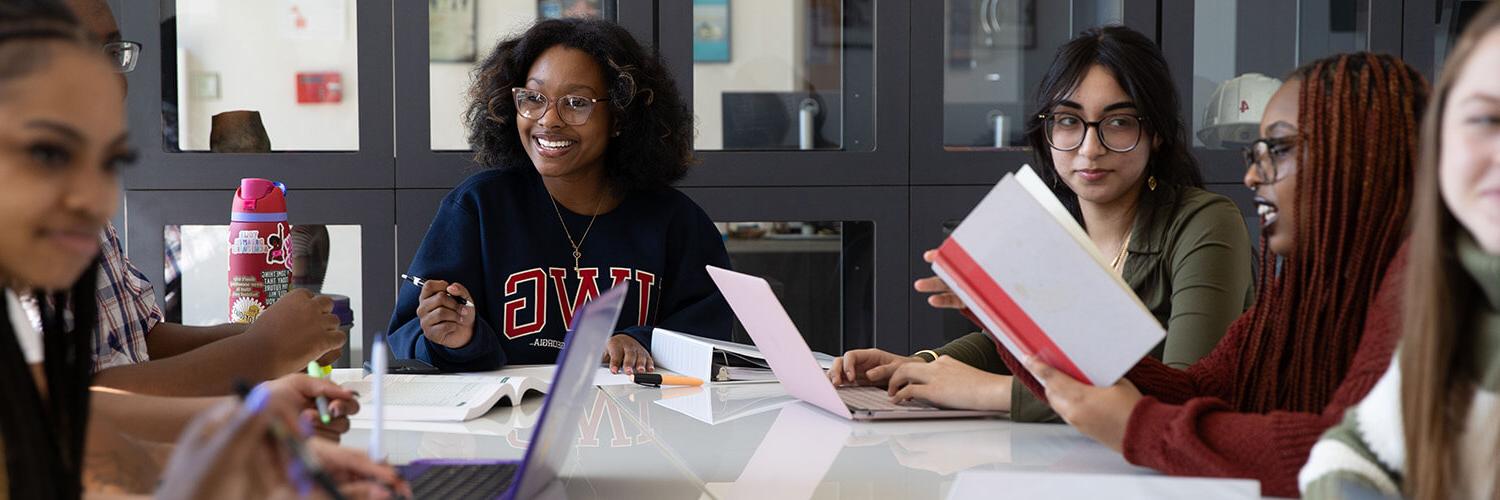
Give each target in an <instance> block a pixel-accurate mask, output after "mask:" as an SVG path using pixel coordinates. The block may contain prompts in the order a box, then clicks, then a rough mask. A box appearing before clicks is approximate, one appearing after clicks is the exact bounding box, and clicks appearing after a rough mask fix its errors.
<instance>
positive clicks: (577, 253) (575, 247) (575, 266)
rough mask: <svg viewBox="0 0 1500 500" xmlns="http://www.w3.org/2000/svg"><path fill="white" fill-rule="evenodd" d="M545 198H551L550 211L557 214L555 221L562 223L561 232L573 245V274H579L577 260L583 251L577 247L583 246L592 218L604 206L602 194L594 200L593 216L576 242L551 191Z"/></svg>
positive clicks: (596, 216)
mask: <svg viewBox="0 0 1500 500" xmlns="http://www.w3.org/2000/svg"><path fill="white" fill-rule="evenodd" d="M547 198H548V199H550V200H552V212H553V213H556V214H557V223H558V224H561V225H562V228H563V234H565V235H567V236H568V244H569V245H572V246H573V274H580V273H579V272H578V262H579V261H580V260H582V259H583V251H581V250H579V248H580V247H582V246H583V240H586V239H588V237H589V230H590V229H593V228H594V220H595V219H598V218H599V207H601V206H604V205H603V204H604V196H599V197H598V198H597V200H598V201H595V202H594V216H593V217H589V225H588V227H585V228H583V237H582V238H578V241H576V242H575V241H573V232H572V231H569V230H568V223H567V222H564V221H563V216H562V210H560V209H558V208H557V198H554V197H553V196H552V193H547Z"/></svg>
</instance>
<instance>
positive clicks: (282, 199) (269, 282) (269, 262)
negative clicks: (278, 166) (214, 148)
mask: <svg viewBox="0 0 1500 500" xmlns="http://www.w3.org/2000/svg"><path fill="white" fill-rule="evenodd" d="M291 234H292V226H291V224H287V222H286V186H284V185H282V184H281V183H279V182H271V181H268V180H265V179H240V188H239V189H237V190H235V192H234V204H233V205H231V206H230V210H229V321H231V322H235V323H249V322H252V321H255V318H256V317H259V316H260V313H261V312H262V311H264V310H265V309H266V308H267V307H271V304H274V303H276V299H279V298H281V296H282V294H285V293H286V292H287V290H289V289H290V288H291V283H292V248H291V246H292V240H291V238H290V236H291Z"/></svg>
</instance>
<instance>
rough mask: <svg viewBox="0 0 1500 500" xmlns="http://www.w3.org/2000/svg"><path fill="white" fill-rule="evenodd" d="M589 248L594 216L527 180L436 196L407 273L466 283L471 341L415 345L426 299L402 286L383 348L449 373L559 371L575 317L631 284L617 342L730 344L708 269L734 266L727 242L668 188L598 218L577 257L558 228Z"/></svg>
mask: <svg viewBox="0 0 1500 500" xmlns="http://www.w3.org/2000/svg"><path fill="white" fill-rule="evenodd" d="M559 212H560V213H561V217H562V220H563V221H565V222H566V223H567V225H568V231H570V232H572V235H573V239H574V241H577V240H578V239H579V238H584V236H583V235H584V231H585V229H586V228H588V225H589V219H590V218H589V217H587V216H583V215H578V214H575V213H573V212H570V211H568V209H567V208H566V207H563V206H562V205H560V204H559V205H557V208H556V210H555V211H554V208H553V205H552V200H551V197H550V196H549V195H548V194H547V190H546V188H545V187H544V186H543V185H542V181H541V177H539V176H538V175H537V174H536V173H535V172H534V171H529V170H520V169H512V170H509V171H501V170H487V171H484V172H480V173H477V174H474V175H472V176H470V177H469V178H468V179H467V180H465V181H464V182H463V183H462V184H460V185H459V186H458V187H457V188H454V189H453V191H452V192H450V193H448V195H447V196H446V197H444V198H443V202H442V205H441V206H440V207H438V212H437V216H436V217H434V218H433V221H432V226H431V227H429V228H428V229H427V236H426V237H424V238H423V239H422V246H421V247H420V248H418V249H417V255H416V257H415V258H414V259H413V260H412V263H411V268H410V270H409V271H408V272H407V274H410V275H413V276H421V277H424V278H431V279H439V280H445V281H450V282H457V283H461V284H463V285H464V286H465V287H466V288H468V290H469V293H470V294H472V295H473V298H474V307H475V308H476V313H477V314H476V317H475V321H474V337H473V338H472V339H471V340H470V341H469V343H468V345H465V346H463V347H460V348H457V349H450V348H448V347H444V346H442V345H439V344H436V343H433V342H431V341H428V340H427V339H426V337H423V336H422V325H421V321H420V319H419V318H417V317H416V311H417V303H418V302H419V300H418V298H419V296H420V293H419V292H420V291H421V289H420V288H418V287H416V286H414V285H412V284H410V283H406V282H402V283H401V285H400V287H401V288H400V294H399V297H398V298H397V300H396V310H395V312H394V313H393V314H392V315H391V324H390V327H389V330H388V331H389V332H391V333H390V337H389V344H390V346H391V352H393V353H395V355H396V356H397V357H399V358H417V359H421V360H423V361H426V362H428V363H431V364H432V365H434V366H437V367H438V368H441V369H442V370H444V371H481V370H494V369H497V368H500V367H503V366H506V365H511V364H545V363H556V362H557V354H558V352H559V351H560V350H561V348H562V344H563V338H564V336H565V334H566V333H567V329H568V325H569V324H570V323H571V322H572V318H573V311H575V310H576V309H577V308H578V307H579V306H581V305H583V304H584V303H587V302H588V301H589V300H591V299H593V298H594V297H596V296H598V295H599V294H600V293H601V292H603V291H606V290H609V288H610V287H612V286H616V285H618V284H621V283H624V284H628V285H629V286H630V294H629V296H628V297H626V299H625V310H624V311H623V312H622V313H621V314H620V322H619V325H618V327H617V328H616V332H617V334H623V335H629V336H631V337H633V338H634V339H635V340H636V341H638V342H640V343H641V345H642V346H644V347H645V348H646V349H648V350H649V349H650V348H651V329H652V327H654V326H660V327H662V328H667V329H670V330H677V331H682V332H687V333H691V334H694V335H701V336H705V337H712V338H719V339H728V338H729V335H730V328H731V325H732V321H733V318H734V315H733V314H734V313H733V312H732V311H731V310H730V309H729V304H728V303H726V302H725V301H724V297H723V296H722V295H720V294H719V290H718V288H717V287H715V286H714V284H713V282H712V281H711V280H710V279H709V277H708V273H707V272H706V271H704V269H703V266H704V265H705V264H712V265H715V266H719V267H726V268H727V267H729V255H728V254H727V253H726V252H725V251H724V240H723V239H722V238H721V237H720V235H719V232H718V230H717V229H715V228H714V225H713V222H712V221H711V220H710V219H709V218H708V216H707V214H704V213H703V209H701V208H699V207H698V205H697V204H695V203H693V201H692V200H690V199H688V197H687V196H686V195H684V194H682V193H681V192H679V191H677V190H675V189H670V188H667V189H663V190H661V191H656V192H632V193H629V194H627V195H626V196H625V198H624V200H623V201H621V203H620V205H619V206H618V207H616V208H615V209H614V210H611V211H609V212H608V213H604V214H600V215H599V217H598V219H597V220H595V221H594V224H593V228H592V229H589V230H588V236H587V238H584V239H583V241H582V242H581V244H580V246H579V249H580V251H581V253H582V254H583V258H582V259H581V260H580V262H579V268H578V270H577V271H575V270H574V269H573V247H572V246H571V245H570V244H569V242H568V236H567V233H565V232H564V231H563V227H562V225H561V223H560V222H559V221H558V216H559Z"/></svg>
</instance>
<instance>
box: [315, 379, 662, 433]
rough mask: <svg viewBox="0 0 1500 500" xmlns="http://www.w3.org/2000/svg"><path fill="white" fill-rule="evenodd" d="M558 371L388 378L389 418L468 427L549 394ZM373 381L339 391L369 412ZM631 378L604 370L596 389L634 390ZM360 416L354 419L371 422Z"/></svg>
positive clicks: (369, 415) (363, 414) (366, 414)
mask: <svg viewBox="0 0 1500 500" xmlns="http://www.w3.org/2000/svg"><path fill="white" fill-rule="evenodd" d="M556 371H557V365H517V366H507V367H505V368H501V369H499V370H495V371H488V372H476V373H462V374H442V375H386V376H385V418H386V420H390V421H402V420H411V421H430V422H436V421H442V422H464V421H468V420H473V419H475V418H479V417H480V416H482V415H484V414H485V413H486V412H488V411H490V409H491V408H494V407H495V405H496V404H501V403H503V404H505V405H507V406H514V405H517V404H520V402H521V400H522V399H523V398H525V397H526V395H528V394H546V393H547V391H548V389H550V386H551V384H552V375H553V374H554V373H555V372H556ZM370 377H371V375H365V376H364V378H362V379H360V380H355V381H350V382H344V383H341V384H339V385H341V386H343V387H344V388H346V389H352V390H356V391H359V393H360V398H359V404H360V406H361V407H365V408H370V407H372V406H373V405H374V404H375V402H374V401H373V400H372V399H371V398H372V397H373V396H374V391H372V390H371V384H370V382H371V381H370ZM631 383H632V382H631V381H630V377H628V376H626V375H623V374H612V373H610V372H609V369H608V368H603V367H600V368H598V369H597V370H596V371H595V373H594V385H626V384H631ZM373 413H374V412H360V413H357V414H355V415H352V416H350V418H351V419H369V418H373V417H372V415H373Z"/></svg>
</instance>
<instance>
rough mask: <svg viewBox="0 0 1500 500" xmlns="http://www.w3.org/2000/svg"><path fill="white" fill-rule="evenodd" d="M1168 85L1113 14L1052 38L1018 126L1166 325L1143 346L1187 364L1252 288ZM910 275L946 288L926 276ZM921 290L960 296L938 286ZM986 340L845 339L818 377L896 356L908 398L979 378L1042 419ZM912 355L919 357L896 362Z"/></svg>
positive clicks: (1061, 194)
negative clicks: (883, 347)
mask: <svg viewBox="0 0 1500 500" xmlns="http://www.w3.org/2000/svg"><path fill="white" fill-rule="evenodd" d="M1174 88H1175V87H1173V85H1172V79H1171V74H1170V73H1169V72H1168V71H1167V66H1166V61H1165V60H1164V59H1163V58H1162V55H1161V51H1160V50H1159V49H1158V48H1157V46H1156V44H1155V43H1153V42H1152V41H1151V40H1150V39H1149V38H1147V37H1145V36H1144V35H1142V34H1140V33H1138V32H1135V31H1133V30H1130V29H1129V28H1124V27H1119V26H1107V27H1102V28H1094V29H1090V30H1088V31H1085V32H1083V33H1082V34H1081V35H1080V36H1079V37H1077V38H1075V39H1073V40H1072V41H1071V42H1068V44H1066V45H1064V46H1063V47H1062V48H1060V49H1059V50H1058V53H1057V56H1056V58H1055V59H1054V60H1053V64H1052V68H1051V69H1050V70H1049V72H1048V74H1047V76H1046V77H1045V78H1044V79H1043V80H1042V83H1041V87H1040V91H1039V92H1038V93H1037V95H1038V103H1037V104H1038V105H1037V109H1038V113H1037V114H1036V115H1035V116H1034V117H1033V118H1032V120H1031V123H1030V124H1029V125H1030V126H1029V132H1028V138H1029V140H1030V142H1031V145H1032V148H1033V150H1034V151H1036V152H1037V155H1036V161H1037V163H1039V164H1041V166H1042V167H1043V168H1041V169H1039V170H1038V171H1039V173H1040V175H1041V176H1042V179H1043V180H1044V181H1046V182H1048V183H1049V184H1050V185H1051V186H1052V190H1053V192H1054V193H1055V194H1056V195H1057V197H1058V198H1059V199H1060V200H1062V202H1063V204H1064V205H1066V206H1067V207H1068V209H1069V211H1070V212H1072V214H1073V216H1074V218H1075V219H1076V220H1078V221H1079V223H1080V224H1082V225H1083V226H1084V228H1085V230H1086V231H1087V232H1088V234H1089V238H1090V239H1092V240H1093V242H1094V244H1095V245H1097V246H1098V248H1099V250H1100V252H1101V253H1102V254H1104V255H1105V256H1106V257H1107V258H1109V259H1110V260H1111V262H1110V265H1111V266H1113V267H1114V269H1115V272H1118V273H1120V274H1121V277H1122V278H1123V279H1124V280H1125V282H1126V283H1127V284H1129V285H1130V287H1131V289H1132V290H1134V291H1135V293H1136V295H1137V296H1139V297H1140V299H1141V302H1143V303H1145V304H1146V306H1147V308H1149V309H1150V310H1151V312H1152V314H1154V315H1155V316H1156V318H1157V320H1158V321H1160V322H1161V323H1162V324H1163V325H1165V326H1166V329H1167V337H1166V340H1165V341H1164V342H1163V343H1162V344H1161V345H1159V346H1157V348H1156V349H1155V350H1154V351H1153V352H1152V353H1151V355H1152V356H1153V357H1156V358H1158V359H1161V360H1162V361H1164V362H1166V363H1168V364H1169V365H1172V366H1175V367H1179V368H1186V367H1187V366H1188V365H1190V364H1192V363H1194V362H1195V361H1197V360H1198V358H1200V357H1202V356H1203V355H1205V354H1208V352H1209V351H1210V350H1212V349H1213V347H1214V345H1215V344H1217V343H1218V341H1219V337H1220V336H1222V335H1223V334H1224V332H1225V331H1226V330H1227V329H1228V327H1229V323H1230V322H1232V321H1234V319H1235V318H1237V317H1239V315H1240V314H1241V313H1243V312H1244V310H1245V308H1246V307H1248V306H1249V303H1250V301H1251V299H1252V298H1253V295H1252V291H1251V287H1252V285H1251V275H1250V274H1251V273H1250V261H1251V256H1250V238H1249V234H1248V232H1247V231H1246V229H1245V223H1244V220H1243V219H1242V218H1241V217H1240V213H1239V210H1238V209H1236V208H1235V206H1234V203H1233V202H1231V201H1229V199H1228V198H1225V197H1223V196H1220V195H1217V194H1213V193H1209V192H1207V191H1204V190H1203V189H1202V185H1203V180H1202V176H1201V174H1199V172H1198V168H1197V164H1196V163H1195V161H1194V160H1193V157H1192V156H1191V155H1190V154H1189V152H1188V142H1187V140H1188V139H1187V133H1186V131H1185V130H1184V125H1183V123H1182V120H1181V118H1180V117H1179V116H1178V115H1177V109H1178V97H1177V94H1176V91H1175V90H1174ZM1044 152H1045V153H1044ZM927 258H928V259H929V260H931V256H930V252H929V255H928V256H927ZM1057 272H1059V273H1065V272H1068V270H1066V269H1059V270H1057ZM916 286H917V290H919V291H923V292H946V286H944V285H943V284H942V282H941V281H939V280H938V279H937V278H928V279H924V280H920V281H918V282H917V283H916ZM928 302H929V303H931V304H932V305H933V306H936V307H946V308H961V307H963V304H962V303H960V302H959V301H958V299H957V297H955V296H954V295H953V294H951V293H939V294H937V295H934V296H932V297H930V298H929V299H928ZM996 348H997V347H996V345H995V343H994V342H993V341H992V340H991V339H990V338H989V336H988V335H987V334H985V333H983V332H976V333H972V334H969V335H967V336H965V337H963V338H960V339H957V340H954V341H953V342H950V343H949V344H948V345H945V346H943V347H940V348H937V349H932V350H923V351H919V352H918V353H917V354H916V355H915V356H911V357H907V356H898V355H895V354H891V353H888V352H885V351H880V350H876V349H861V350H855V351H850V352H848V353H845V354H844V356H843V357H841V358H839V359H837V360H835V361H834V366H833V369H832V370H830V372H829V377H830V378H831V379H832V380H833V382H834V383H835V384H850V383H855V384H874V385H886V383H887V382H888V381H890V379H891V377H892V376H893V375H895V374H896V373H897V369H898V368H900V375H897V377H898V378H900V379H901V380H900V381H901V382H902V383H899V384H893V385H894V386H903V385H904V386H906V387H907V390H908V394H911V393H913V392H915V393H916V395H915V397H917V398H919V399H923V400H927V401H930V402H932V403H935V404H938V405H940V406H946V407H955V408H974V407H976V404H975V403H976V402H977V401H979V400H980V399H982V397H981V396H982V395H981V394H980V391H1006V392H1008V393H1009V394H1010V397H1009V398H1008V400H1009V401H1010V405H1009V408H1008V409H1009V410H1010V412H1011V418H1013V419H1015V420H1018V421H1044V420H1055V419H1056V416H1055V414H1053V413H1052V411H1051V410H1050V409H1049V408H1047V407H1046V405H1045V404H1044V403H1041V402H1040V401H1038V400H1037V399H1036V398H1035V396H1033V395H1032V394H1031V392H1030V391H1027V390H1026V388H1025V387H1022V386H1021V385H1020V384H1012V383H1011V380H1010V377H1009V376H1008V375H1004V374H1003V372H1004V370H1005V367H1004V365H1003V364H1002V363H1001V362H1000V357H999V355H998V353H997V352H996ZM921 361H927V362H930V363H927V364H925V365H912V366H908V367H903V366H902V365H906V364H908V363H913V362H921ZM934 361H935V362H934ZM906 382H910V384H907V383H906ZM1001 399H1005V398H995V399H994V400H1001Z"/></svg>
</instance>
